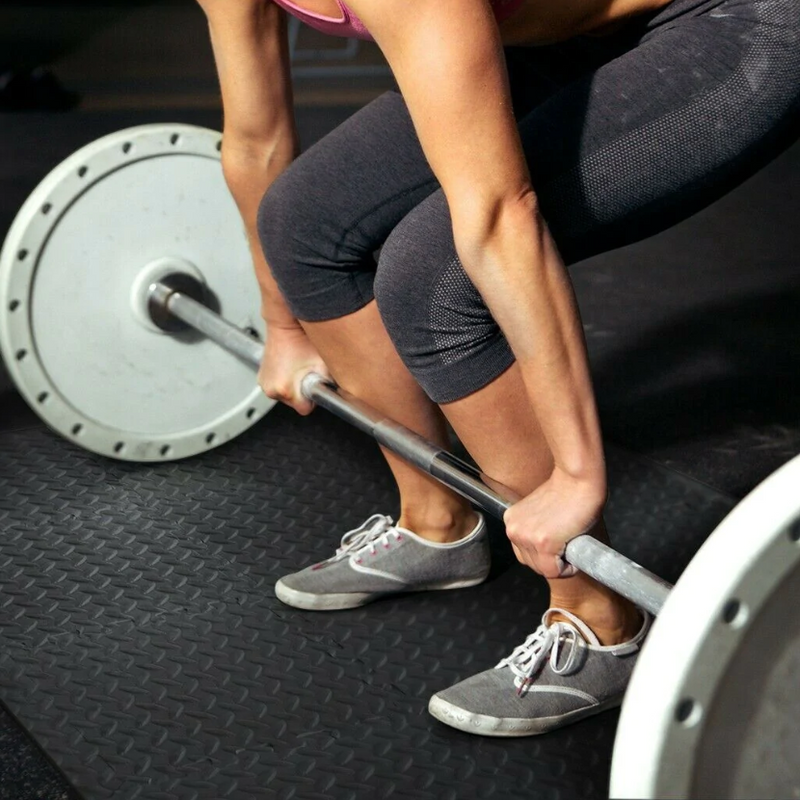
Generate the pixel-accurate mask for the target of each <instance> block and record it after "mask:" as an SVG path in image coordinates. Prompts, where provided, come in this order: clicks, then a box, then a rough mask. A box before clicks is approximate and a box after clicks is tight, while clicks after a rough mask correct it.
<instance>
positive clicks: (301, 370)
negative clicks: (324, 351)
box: [258, 326, 330, 416]
mask: <svg viewBox="0 0 800 800" xmlns="http://www.w3.org/2000/svg"><path fill="white" fill-rule="evenodd" d="M309 372H316V373H319V374H320V375H322V376H323V377H325V378H330V372H329V371H328V367H327V366H326V365H325V362H324V361H323V360H322V356H320V354H319V352H318V351H317V349H316V347H314V345H313V344H311V340H310V339H309V338H308V336H306V334H305V332H304V331H303V329H302V328H301V327H299V326H291V327H276V326H270V327H269V332H268V335H267V344H266V347H265V348H264V358H263V360H262V362H261V368H260V369H259V371H258V383H259V385H260V386H261V388H262V389H263V390H264V393H265V394H266V395H267V397H271V398H272V399H273V400H279V401H280V402H281V403H286V405H288V406H291V407H292V408H293V409H294V410H295V411H296V412H297V413H298V414H302V415H303V416H306V415H307V414H310V413H311V412H312V411H313V410H314V404H313V403H312V402H311V401H310V400H308V399H306V397H305V396H304V395H303V393H302V391H301V389H300V384H301V382H302V380H303V378H304V377H305V376H306V375H308V373H309Z"/></svg>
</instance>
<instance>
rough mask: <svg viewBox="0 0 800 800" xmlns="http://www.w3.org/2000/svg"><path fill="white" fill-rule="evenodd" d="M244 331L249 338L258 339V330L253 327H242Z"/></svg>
mask: <svg viewBox="0 0 800 800" xmlns="http://www.w3.org/2000/svg"><path fill="white" fill-rule="evenodd" d="M244 332H245V333H246V334H247V335H248V336H249V337H250V338H251V339H255V340H256V341H257V342H258V341H260V338H259V335H258V331H257V330H256V329H255V328H251V327H250V326H248V327H246V328H245V329H244Z"/></svg>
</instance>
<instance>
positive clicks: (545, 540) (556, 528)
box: [503, 467, 606, 578]
mask: <svg viewBox="0 0 800 800" xmlns="http://www.w3.org/2000/svg"><path fill="white" fill-rule="evenodd" d="M605 500H606V494H605V485H604V482H603V481H598V480H592V479H579V478H575V477H573V476H571V475H569V474H568V473H566V472H564V471H563V470H561V469H559V468H558V467H556V468H555V469H554V470H553V473H552V474H551V476H550V477H549V478H548V479H547V481H545V482H544V483H543V484H542V485H541V486H539V488H538V489H536V491H534V492H533V493H532V494H529V495H528V496H527V497H525V498H523V499H522V500H520V501H519V502H518V503H515V504H514V505H513V506H512V507H511V508H510V509H509V510H508V511H506V513H505V514H504V516H503V521H504V522H505V525H506V534H507V535H508V538H509V540H510V541H511V545H512V547H513V548H514V553H515V554H516V556H517V559H518V560H519V561H520V562H521V563H523V564H526V565H527V566H529V567H531V569H534V570H535V571H536V572H538V573H539V574H540V575H543V576H544V577H545V578H566V577H569V576H571V575H574V574H575V573H576V572H577V570H576V569H575V567H573V566H571V565H569V564H567V563H566V562H565V561H564V559H563V554H564V549H565V548H566V545H567V542H568V541H570V540H571V539H574V538H575V537H576V536H580V535H581V534H583V533H589V532H590V531H591V530H592V529H593V528H594V527H595V526H596V525H597V524H598V523H599V522H600V519H601V515H602V512H603V506H604V504H605Z"/></svg>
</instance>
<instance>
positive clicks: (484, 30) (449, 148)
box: [350, 0, 530, 232]
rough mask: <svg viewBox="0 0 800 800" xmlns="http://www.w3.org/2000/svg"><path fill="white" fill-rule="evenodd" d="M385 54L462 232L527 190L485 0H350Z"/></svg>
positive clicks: (483, 222) (500, 53)
mask: <svg viewBox="0 0 800 800" xmlns="http://www.w3.org/2000/svg"><path fill="white" fill-rule="evenodd" d="M350 4H351V5H352V6H353V8H354V10H355V11H356V13H357V14H359V16H361V18H362V20H363V21H364V22H365V24H366V25H367V27H368V28H369V29H370V32H371V33H372V35H373V36H374V38H375V39H376V41H377V42H378V44H379V45H380V47H381V49H382V50H383V52H384V55H385V56H386V58H387V60H388V61H389V64H390V65H391V67H392V70H393V72H394V74H395V78H396V80H397V82H398V85H399V87H400V90H401V91H402V93H403V96H404V98H405V100H406V103H407V105H408V108H409V113H410V114H411V117H412V120H413V122H414V126H415V129H416V131H417V134H418V136H419V139H420V142H421V144H422V147H423V150H424V152H425V155H426V157H427V159H428V162H429V163H430V165H431V169H432V170H433V172H434V174H435V175H436V177H437V178H438V179H439V181H440V183H441V185H442V188H443V190H444V193H445V196H446V197H447V200H448V204H449V206H450V211H451V215H452V216H453V226H454V229H455V230H456V232H458V228H459V226H460V224H461V220H464V224H470V221H473V222H476V223H477V224H479V225H486V224H491V217H492V214H493V213H497V211H498V210H499V209H500V208H501V207H502V206H503V204H504V203H506V202H508V201H516V200H518V199H519V198H520V197H522V196H525V195H526V194H529V193H530V179H529V175H528V170H527V166H526V164H525V159H524V155H523V153H522V147H521V144H520V141H519V136H518V133H517V128H516V124H515V121H514V115H513V111H512V108H511V100H510V95H509V90H508V81H507V75H506V70H505V62H504V58H503V50H502V45H501V42H500V37H499V33H498V31H497V26H496V24H495V21H494V17H493V15H492V12H491V9H490V8H489V4H488V2H486V0H414V1H413V2H412V1H411V0H381V2H380V3H376V2H374V0H351V3H350Z"/></svg>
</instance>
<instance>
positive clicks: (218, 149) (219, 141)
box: [217, 139, 222, 153]
mask: <svg viewBox="0 0 800 800" xmlns="http://www.w3.org/2000/svg"><path fill="white" fill-rule="evenodd" d="M217 152H218V153H221V152H222V139H219V140H217Z"/></svg>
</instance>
